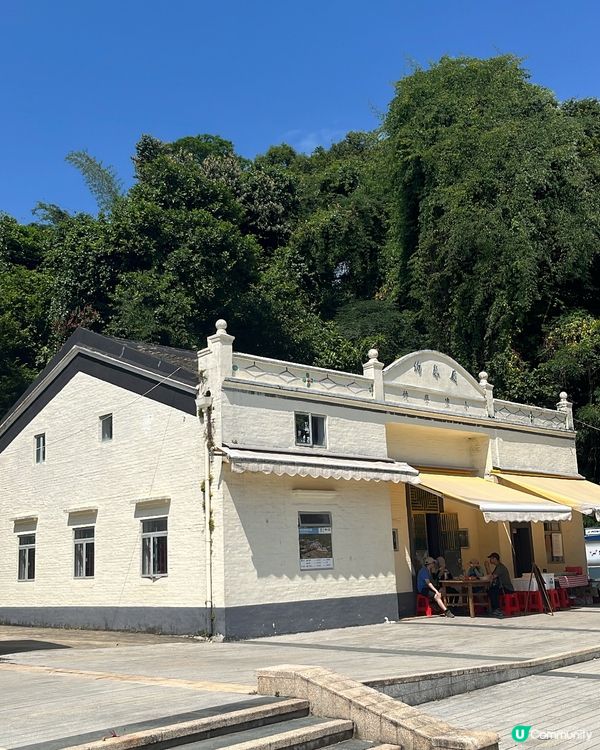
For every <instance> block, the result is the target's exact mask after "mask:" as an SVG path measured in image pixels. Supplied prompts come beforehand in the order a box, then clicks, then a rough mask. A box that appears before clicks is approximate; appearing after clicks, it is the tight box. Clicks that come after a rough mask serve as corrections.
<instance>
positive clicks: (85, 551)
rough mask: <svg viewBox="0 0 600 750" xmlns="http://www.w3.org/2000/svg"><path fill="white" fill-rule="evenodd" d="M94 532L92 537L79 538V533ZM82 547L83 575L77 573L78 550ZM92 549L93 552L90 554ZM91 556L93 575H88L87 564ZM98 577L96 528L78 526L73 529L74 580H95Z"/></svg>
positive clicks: (92, 526)
mask: <svg viewBox="0 0 600 750" xmlns="http://www.w3.org/2000/svg"><path fill="white" fill-rule="evenodd" d="M89 529H91V530H92V536H86V537H81V538H79V539H78V538H77V532H78V531H88V530H89ZM78 547H82V571H83V572H82V574H78V573H77V548H78ZM90 547H91V552H90ZM89 556H91V559H92V571H93V572H92V574H91V575H88V574H87V573H86V570H87V568H88V565H87V562H88V559H89ZM95 575H96V527H95V526H94V525H88V526H77V527H75V528H74V529H73V578H77V579H78V580H79V579H83V578H87V579H90V578H94V576H95Z"/></svg>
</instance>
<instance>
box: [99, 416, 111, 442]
mask: <svg viewBox="0 0 600 750" xmlns="http://www.w3.org/2000/svg"><path fill="white" fill-rule="evenodd" d="M106 424H110V436H105V434H104V426H105V425H106ZM113 437H114V420H113V415H112V412H111V413H110V414H102V415H101V416H99V417H98V439H99V440H100V442H101V443H111V442H112V440H113Z"/></svg>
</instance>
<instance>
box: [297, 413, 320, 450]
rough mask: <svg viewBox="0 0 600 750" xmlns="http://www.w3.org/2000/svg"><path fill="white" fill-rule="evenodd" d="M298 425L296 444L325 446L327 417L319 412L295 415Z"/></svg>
mask: <svg viewBox="0 0 600 750" xmlns="http://www.w3.org/2000/svg"><path fill="white" fill-rule="evenodd" d="M294 418H295V426H296V445H317V446H324V445H325V442H326V437H327V436H326V433H325V417H324V416H321V415H319V414H304V413H302V412H296V413H295V415H294Z"/></svg>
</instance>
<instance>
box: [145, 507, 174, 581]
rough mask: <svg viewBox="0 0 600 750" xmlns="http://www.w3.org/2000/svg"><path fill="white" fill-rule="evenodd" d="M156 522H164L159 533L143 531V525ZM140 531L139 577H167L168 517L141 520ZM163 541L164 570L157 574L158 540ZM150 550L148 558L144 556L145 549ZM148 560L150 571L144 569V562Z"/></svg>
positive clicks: (153, 578)
mask: <svg viewBox="0 0 600 750" xmlns="http://www.w3.org/2000/svg"><path fill="white" fill-rule="evenodd" d="M156 521H164V522H165V528H164V529H161V530H159V531H156V530H153V531H144V524H146V523H155V522H156ZM141 530H142V549H141V552H142V556H141V561H140V562H141V576H142V578H151V579H152V580H155V579H156V578H165V577H166V576H168V575H169V542H168V536H169V519H168V516H157V517H155V518H142V519H141ZM159 539H165V540H166V542H165V545H166V547H165V570H164V572H158V570H157V569H156V568H157V565H156V563H157V561H158V540H159ZM148 545H149V548H150V554H149V557H148V556H147V554H146V549H147V548H148ZM146 560H148V561H149V563H150V567H151V570H150V569H146V568H147V566H146V565H145V561H146Z"/></svg>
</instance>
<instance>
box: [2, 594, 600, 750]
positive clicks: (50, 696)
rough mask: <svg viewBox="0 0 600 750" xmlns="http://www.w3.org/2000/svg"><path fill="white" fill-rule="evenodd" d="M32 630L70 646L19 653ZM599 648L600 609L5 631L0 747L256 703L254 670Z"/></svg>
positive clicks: (442, 662) (491, 658)
mask: <svg viewBox="0 0 600 750" xmlns="http://www.w3.org/2000/svg"><path fill="white" fill-rule="evenodd" d="M23 631H26V632H23ZM37 635H39V639H40V640H42V641H44V642H45V643H48V644H54V645H55V646H56V645H58V646H66V648H50V649H48V650H43V651H41V650H37V651H36V650H29V651H25V650H23V642H24V641H25V642H26V641H35V640H36V636H37ZM11 641H14V642H17V646H16V652H15V651H11V643H10V642H11ZM592 646H600V608H582V609H579V610H571V611H567V612H557V613H556V614H555V615H554V616H553V617H552V616H549V615H530V616H527V617H517V618H507V619H505V620H496V619H488V618H476V619H474V620H471V619H469V618H465V617H457V618H456V619H454V620H446V619H441V618H418V619H411V620H402V621H400V622H397V623H390V624H381V625H371V626H364V627H358V628H345V629H339V630H328V631H320V632H317V633H301V634H296V635H283V636H275V637H270V638H263V639H255V640H250V641H240V642H234V643H214V642H204V641H197V640H194V639H184V638H165V637H161V636H152V635H138V634H132V633H127V634H122V633H118V634H115V633H94V632H87V631H57V630H50V631H48V630H45V631H39V630H37V629H36V630H34V629H24V628H18V629H17V628H10V627H8V628H7V627H2V628H0V652H1V653H3V654H4V655H3V656H2V657H1V658H0V692H1V694H2V696H3V701H2V703H1V706H0V746H3V747H10V748H15V747H23V746H26V745H28V744H35V743H39V742H43V741H49V740H51V739H53V738H56V737H61V736H67V735H72V734H76V733H81V732H87V731H90V730H91V729H94V730H102V729H104V728H107V727H112V726H115V725H118V726H122V725H125V724H130V723H131V722H135V721H139V720H141V719H143V718H144V717H146V718H156V717H159V716H160V717H168V716H172V715H176V714H179V713H182V712H187V711H190V710H193V708H194V707H200V708H201V707H204V708H208V707H210V706H211V705H212V706H215V705H225V704H228V703H231V704H233V703H236V702H239V701H241V700H253V699H254V696H252V695H251V693H252V692H253V691H254V689H255V687H256V670H257V669H259V668H264V667H268V666H273V665H276V664H282V663H296V664H313V665H321V666H326V667H327V668H329V669H332V670H334V671H336V672H339V673H341V674H345V675H348V676H350V677H353V678H355V679H358V680H367V679H376V678H383V677H394V676H399V675H406V674H414V673H416V672H423V673H426V672H431V671H437V670H440V669H455V668H457V667H458V668H463V667H468V666H476V665H482V664H494V663H497V662H515V663H517V662H519V661H524V660H526V659H528V658H530V657H532V656H545V655H551V654H555V653H564V652H565V651H574V650H578V649H582V648H586V647H588V648H589V647H592ZM570 669H572V668H570ZM513 684H514V683H513ZM587 684H588V683H586V685H587ZM507 687H508V686H507ZM487 689H490V690H491V689H492V688H487ZM457 697H460V696H457ZM480 718H481V719H483V718H484V717H480ZM479 728H486V727H485V726H480V727H479Z"/></svg>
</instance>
